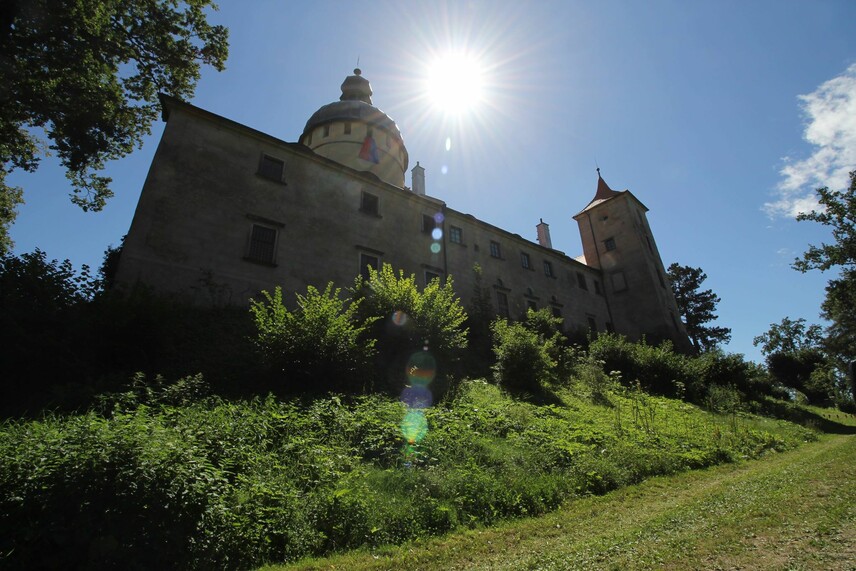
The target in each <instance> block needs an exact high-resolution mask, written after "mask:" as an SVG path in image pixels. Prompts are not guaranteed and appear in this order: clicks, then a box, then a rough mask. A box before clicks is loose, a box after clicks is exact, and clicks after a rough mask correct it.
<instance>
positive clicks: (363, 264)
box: [360, 253, 380, 279]
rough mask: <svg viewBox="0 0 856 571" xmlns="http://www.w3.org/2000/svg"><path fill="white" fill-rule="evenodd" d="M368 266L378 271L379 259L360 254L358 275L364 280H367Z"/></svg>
mask: <svg viewBox="0 0 856 571" xmlns="http://www.w3.org/2000/svg"><path fill="white" fill-rule="evenodd" d="M369 266H371V267H372V268H374V269H375V270H377V271H379V270H380V258H378V257H377V256H373V255H371V254H363V253H360V275H361V276H363V277H364V278H365V279H369Z"/></svg>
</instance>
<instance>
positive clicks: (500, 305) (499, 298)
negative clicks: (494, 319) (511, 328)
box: [496, 291, 508, 318]
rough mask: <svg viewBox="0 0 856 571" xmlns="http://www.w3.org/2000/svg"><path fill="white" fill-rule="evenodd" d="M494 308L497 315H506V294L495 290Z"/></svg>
mask: <svg viewBox="0 0 856 571" xmlns="http://www.w3.org/2000/svg"><path fill="white" fill-rule="evenodd" d="M496 308H497V311H498V312H499V315H501V316H502V317H506V318H507V317H508V296H507V295H505V293H503V292H501V291H498V292H496Z"/></svg>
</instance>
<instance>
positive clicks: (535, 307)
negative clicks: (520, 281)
mask: <svg viewBox="0 0 856 571" xmlns="http://www.w3.org/2000/svg"><path fill="white" fill-rule="evenodd" d="M526 307H527V308H529V309H531V310H532V311H538V304H537V303H535V302H534V301H532V300H531V299H527V300H526Z"/></svg>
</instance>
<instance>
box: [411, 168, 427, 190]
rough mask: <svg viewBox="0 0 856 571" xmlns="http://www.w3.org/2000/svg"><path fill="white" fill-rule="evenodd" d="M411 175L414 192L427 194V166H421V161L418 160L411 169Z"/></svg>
mask: <svg viewBox="0 0 856 571" xmlns="http://www.w3.org/2000/svg"><path fill="white" fill-rule="evenodd" d="M410 175H411V176H410V182H411V185H412V186H413V192H415V193H416V194H421V195H422V196H425V168H424V167H421V166H419V161H416V166H415V167H413V168H412V169H410Z"/></svg>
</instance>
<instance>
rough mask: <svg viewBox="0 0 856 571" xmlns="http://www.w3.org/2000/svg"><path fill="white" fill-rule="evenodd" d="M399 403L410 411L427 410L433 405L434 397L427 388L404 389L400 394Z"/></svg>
mask: <svg viewBox="0 0 856 571" xmlns="http://www.w3.org/2000/svg"><path fill="white" fill-rule="evenodd" d="M401 402H403V403H404V404H406V405H407V406H408V407H409V408H411V409H423V408H428V407H429V406H431V404H433V402H434V397H433V396H432V395H431V391H430V390H429V389H428V387H423V386H419V385H417V386H414V387H406V388H405V389H404V391H403V392H402V393H401Z"/></svg>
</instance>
